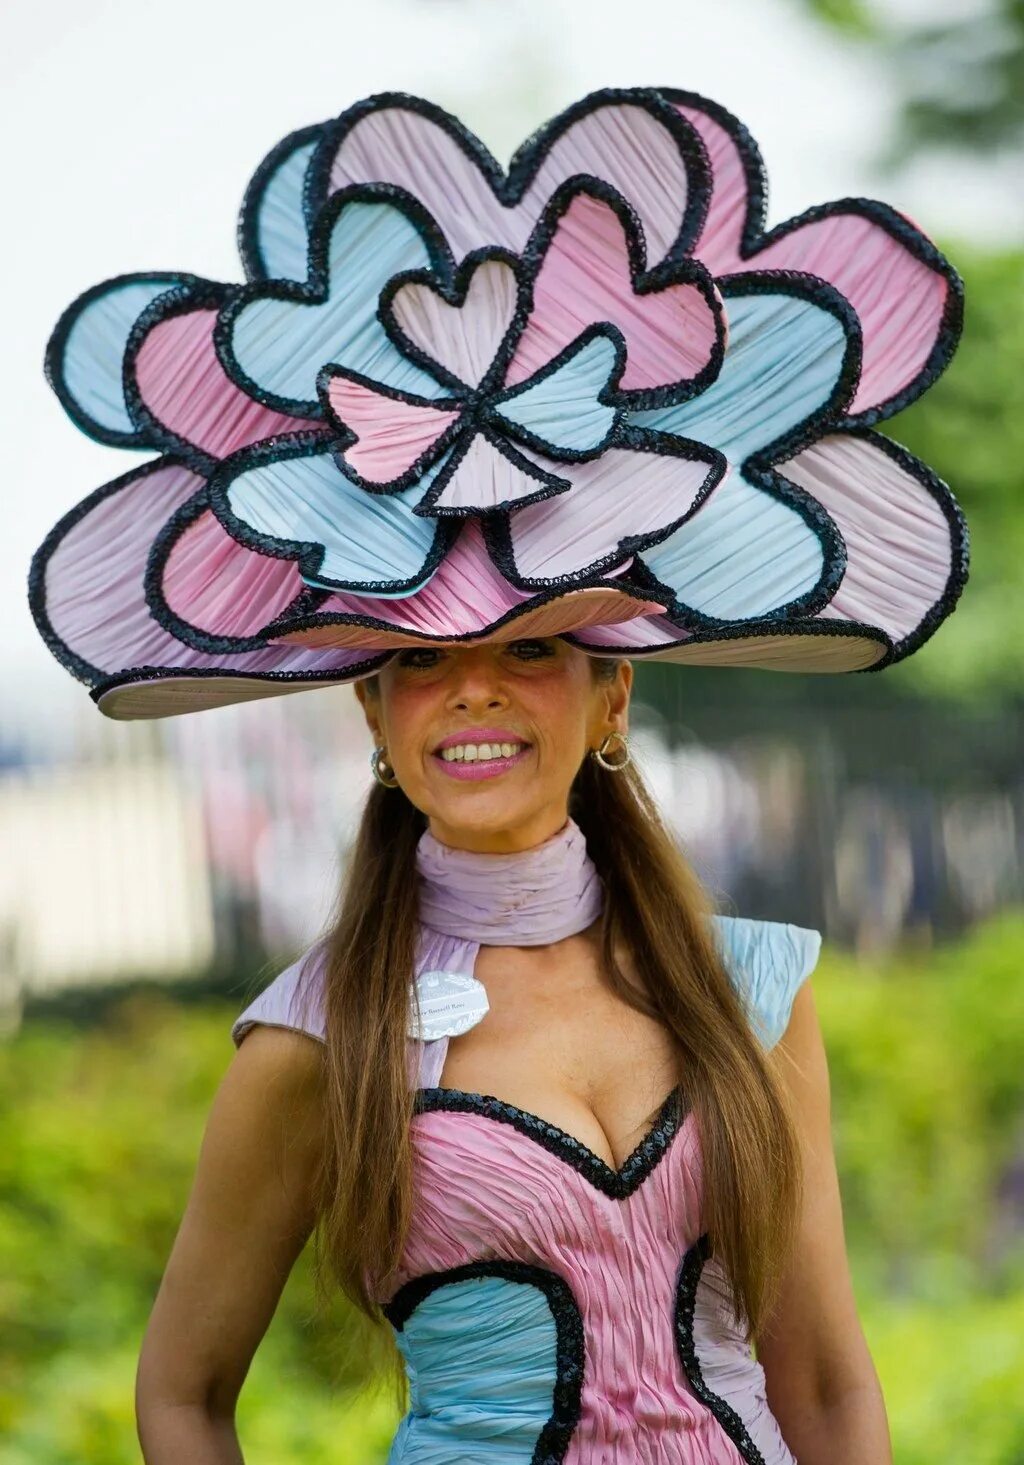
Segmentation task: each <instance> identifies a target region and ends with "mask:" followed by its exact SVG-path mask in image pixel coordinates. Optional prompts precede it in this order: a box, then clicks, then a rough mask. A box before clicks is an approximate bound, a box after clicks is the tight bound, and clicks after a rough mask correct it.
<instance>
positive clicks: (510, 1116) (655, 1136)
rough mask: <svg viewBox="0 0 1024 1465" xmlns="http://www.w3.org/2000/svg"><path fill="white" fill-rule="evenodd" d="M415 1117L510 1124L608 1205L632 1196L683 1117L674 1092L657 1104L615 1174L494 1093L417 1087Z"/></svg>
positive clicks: (551, 1126)
mask: <svg viewBox="0 0 1024 1465" xmlns="http://www.w3.org/2000/svg"><path fill="white" fill-rule="evenodd" d="M413 1108H414V1113H417V1114H423V1113H432V1112H435V1111H437V1110H442V1111H444V1112H447V1113H458V1114H480V1115H483V1116H484V1117H485V1118H487V1119H496V1120H498V1122H499V1123H501V1124H511V1125H512V1127H513V1129H518V1130H519V1132H520V1134H525V1135H527V1136H528V1137H529V1138H530V1139H532V1140H535V1141H536V1142H537V1144H539V1145H542V1146H543V1147H544V1149H546V1150H549V1151H550V1152H551V1154H553V1155H557V1156H558V1158H559V1159H561V1160H564V1161H565V1163H566V1164H567V1165H571V1166H572V1168H573V1169H574V1170H578V1171H579V1173H580V1174H581V1175H582V1176H583V1177H584V1179H586V1180H588V1181H589V1182H590V1184H591V1185H593V1186H594V1187H595V1189H597V1190H600V1191H602V1192H603V1193H604V1194H605V1195H608V1196H611V1197H612V1199H613V1200H625V1199H626V1197H627V1196H630V1195H632V1194H633V1192H634V1191H635V1190H636V1189H638V1187H639V1186H640V1185H642V1184H643V1182H644V1181H645V1180H646V1179H647V1176H648V1175H650V1174H651V1172H652V1171H653V1170H654V1168H655V1167H656V1166H657V1164H658V1162H659V1161H660V1160H662V1159H663V1158H664V1156H665V1154H666V1152H667V1151H668V1148H669V1146H670V1145H671V1143H672V1140H673V1138H674V1137H675V1135H676V1134H677V1133H678V1131H679V1129H680V1126H681V1124H682V1121H683V1119H684V1118H685V1114H686V1112H688V1110H684V1108H683V1101H682V1097H681V1090H680V1089H679V1088H678V1087H676V1088H674V1089H672V1090H671V1092H670V1093H669V1094H668V1095H667V1096H666V1097H665V1099H664V1100H663V1101H662V1103H661V1105H660V1107H659V1109H658V1115H657V1118H656V1119H655V1122H654V1125H653V1127H652V1128H651V1129H650V1130H648V1132H647V1134H646V1135H645V1136H644V1138H643V1139H642V1140H641V1141H640V1143H639V1144H638V1145H637V1146H636V1148H635V1149H634V1150H633V1151H632V1152H631V1153H630V1154H629V1155H628V1156H627V1157H626V1159H625V1161H624V1162H623V1164H622V1166H621V1168H620V1169H618V1170H615V1169H613V1168H612V1166H611V1165H609V1164H608V1162H607V1160H603V1159H602V1158H601V1156H600V1155H596V1154H595V1153H594V1151H593V1150H592V1149H590V1147H589V1146H588V1145H585V1144H584V1143H583V1142H582V1140H578V1139H576V1138H575V1137H574V1136H573V1135H571V1134H568V1133H567V1132H566V1131H565V1130H564V1129H560V1128H559V1126H558V1125H557V1124H552V1123H550V1122H549V1121H548V1120H547V1119H541V1118H540V1116H539V1115H537V1114H531V1113H530V1112H529V1111H528V1110H526V1109H520V1108H519V1107H518V1105H516V1104H509V1103H506V1101H505V1100H504V1099H498V1098H495V1096H494V1095H493V1094H481V1093H474V1092H471V1091H469V1090H467V1089H451V1088H439V1087H434V1088H420V1089H417V1090H416V1094H415V1098H414V1105H413Z"/></svg>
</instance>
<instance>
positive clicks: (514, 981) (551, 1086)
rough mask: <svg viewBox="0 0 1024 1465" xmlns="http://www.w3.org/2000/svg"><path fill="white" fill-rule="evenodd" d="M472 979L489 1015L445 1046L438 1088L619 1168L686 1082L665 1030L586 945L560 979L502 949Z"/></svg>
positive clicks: (566, 962)
mask: <svg viewBox="0 0 1024 1465" xmlns="http://www.w3.org/2000/svg"><path fill="white" fill-rule="evenodd" d="M474 975H475V976H476V978H477V979H478V980H479V981H481V982H482V983H483V984H484V986H485V989H486V992H487V999H488V1011H487V1012H486V1014H485V1016H484V1017H483V1018H482V1019H481V1020H480V1021H479V1022H477V1023H476V1024H475V1025H474V1026H473V1027H472V1028H470V1030H469V1031H468V1032H464V1033H461V1034H459V1035H458V1036H454V1037H451V1038H449V1039H448V1040H447V1044H446V1046H445V1049H444V1053H443V1059H442V1062H441V1064H440V1066H437V1064H435V1068H434V1075H435V1076H434V1078H433V1079H432V1082H433V1083H435V1084H436V1085H437V1086H438V1087H441V1088H444V1089H447V1090H459V1091H463V1092H466V1091H468V1092H472V1093H478V1094H480V1093H482V1094H485V1095H488V1096H493V1097H497V1098H500V1099H501V1100H504V1101H505V1102H506V1103H507V1104H508V1105H511V1106H513V1107H517V1108H518V1109H519V1111H520V1112H523V1111H526V1112H528V1113H530V1114H532V1115H535V1116H541V1117H542V1118H543V1119H545V1120H547V1121H548V1122H549V1124H551V1125H552V1126H555V1127H557V1128H559V1129H561V1130H564V1131H566V1132H567V1133H568V1134H569V1135H571V1136H575V1137H576V1139H578V1140H579V1141H580V1142H581V1144H582V1145H584V1146H585V1147H587V1148H588V1149H589V1150H590V1151H592V1152H593V1153H594V1154H595V1155H597V1156H598V1157H600V1158H601V1159H602V1160H603V1161H604V1162H605V1164H606V1165H607V1166H608V1167H609V1168H611V1169H613V1170H614V1169H617V1168H619V1167H621V1166H622V1164H623V1162H624V1161H625V1159H626V1158H627V1156H629V1155H630V1153H631V1152H632V1151H633V1150H634V1149H635V1147H636V1146H637V1144H638V1143H639V1142H640V1140H641V1139H642V1138H643V1137H644V1135H645V1134H646V1132H647V1131H648V1130H649V1129H650V1127H651V1126H652V1124H653V1123H654V1119H655V1115H656V1112H657V1110H658V1107H659V1105H661V1104H662V1102H663V1101H664V1099H665V1096H666V1094H667V1093H668V1092H669V1091H670V1090H671V1089H673V1088H674V1087H675V1086H676V1085H677V1084H678V1083H679V1081H680V1078H681V1073H680V1066H679V1057H678V1052H677V1047H676V1044H675V1042H674V1040H673V1039H672V1036H671V1034H670V1033H669V1032H668V1030H667V1029H666V1028H665V1027H664V1026H663V1025H662V1024H661V1023H660V1022H659V1021H658V1020H657V1019H656V1018H654V1017H651V1016H649V1015H648V1014H646V1013H644V1012H641V1011H638V1010H637V1008H636V1007H634V1006H632V1005H631V1004H630V1003H629V1002H628V1001H626V1000H624V999H623V997H622V996H620V995H619V994H618V993H617V992H615V991H614V990H612V989H611V987H610V986H609V984H608V982H607V981H606V980H605V979H604V978H603V977H602V975H601V971H600V968H599V966H598V964H597V962H596V960H595V959H594V953H593V951H592V948H591V947H590V946H589V945H588V944H585V943H581V949H580V950H578V951H576V952H574V953H571V954H569V955H568V956H565V955H564V954H563V959H562V961H561V963H560V965H559V969H558V971H557V980H555V979H554V975H555V974H553V973H552V972H551V970H550V969H548V970H545V968H544V967H543V966H542V965H538V962H537V958H536V956H535V955H533V954H532V953H525V954H524V953H523V952H522V951H521V950H520V951H505V950H502V949H496V948H486V949H483V950H481V952H480V954H479V956H478V958H477V961H476V964H475V968H474Z"/></svg>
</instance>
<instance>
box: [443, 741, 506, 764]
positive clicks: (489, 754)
mask: <svg viewBox="0 0 1024 1465" xmlns="http://www.w3.org/2000/svg"><path fill="white" fill-rule="evenodd" d="M525 747H526V744H525V743H456V744H455V745H454V747H451V748H442V749H441V757H442V758H443V759H444V761H445V762H446V763H482V762H486V761H487V760H488V759H490V758H511V757H512V755H513V754H514V753H519V752H521V751H522V750H523V748H525Z"/></svg>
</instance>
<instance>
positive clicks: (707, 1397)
mask: <svg viewBox="0 0 1024 1465" xmlns="http://www.w3.org/2000/svg"><path fill="white" fill-rule="evenodd" d="M710 1254H711V1238H710V1237H709V1236H708V1235H707V1233H705V1234H704V1235H703V1236H701V1237H699V1238H698V1239H697V1240H696V1241H695V1242H694V1244H693V1245H692V1246H691V1247H690V1249H689V1251H687V1253H686V1255H685V1256H684V1257H683V1260H682V1264H681V1266H680V1268H679V1277H678V1280H677V1283H676V1302H675V1313H674V1324H675V1336H676V1347H677V1349H678V1350H679V1358H680V1361H681V1363H682V1365H683V1368H684V1369H685V1371H686V1376H687V1378H688V1379H689V1381H690V1387H691V1388H692V1389H693V1392H694V1393H695V1394H696V1396H697V1398H698V1399H699V1400H700V1401H701V1403H702V1404H706V1405H707V1407H708V1408H709V1409H710V1410H711V1412H712V1414H713V1415H714V1416H715V1418H716V1419H717V1420H718V1422H719V1424H720V1425H721V1426H722V1428H723V1429H724V1430H725V1433H726V1434H727V1435H728V1436H729V1438H730V1439H731V1440H732V1442H733V1444H734V1445H735V1446H736V1448H737V1450H739V1452H740V1454H741V1455H742V1456H743V1459H744V1460H745V1461H747V1465H765V1458H764V1456H763V1455H762V1454H761V1451H760V1450H759V1449H758V1448H757V1446H756V1445H755V1443H754V1441H753V1440H752V1439H751V1437H750V1432H749V1430H748V1429H747V1427H746V1425H745V1424H744V1423H743V1420H742V1419H741V1418H740V1416H739V1415H738V1414H737V1413H736V1410H735V1409H733V1407H732V1405H731V1404H728V1403H726V1401H725V1400H724V1399H723V1398H722V1397H721V1395H720V1394H713V1393H712V1392H711V1390H710V1389H709V1388H708V1386H707V1384H706V1383H705V1382H704V1374H703V1372H702V1370H701V1366H700V1360H699V1358H698V1357H697V1349H696V1346H695V1344H694V1341H693V1316H694V1309H695V1307H696V1303H697V1284H698V1282H699V1281H700V1276H701V1272H702V1271H703V1270H704V1263H705V1261H706V1260H707V1258H708V1257H709V1255H710Z"/></svg>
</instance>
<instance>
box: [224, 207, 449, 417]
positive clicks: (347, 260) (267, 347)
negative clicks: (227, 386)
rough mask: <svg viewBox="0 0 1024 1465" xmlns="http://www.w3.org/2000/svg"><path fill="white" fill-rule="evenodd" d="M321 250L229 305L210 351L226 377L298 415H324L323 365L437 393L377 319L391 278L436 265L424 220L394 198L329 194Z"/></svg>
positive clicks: (318, 242) (320, 228)
mask: <svg viewBox="0 0 1024 1465" xmlns="http://www.w3.org/2000/svg"><path fill="white" fill-rule="evenodd" d="M363 192H364V194H365V192H366V191H365V190H364V191H363ZM321 249H322V254H323V257H322V259H313V260H312V262H311V266H310V279H309V280H308V281H307V282H306V283H305V284H292V283H289V282H286V281H271V282H269V283H267V284H265V285H259V286H253V287H251V288H250V289H247V290H246V291H243V292H242V293H241V294H240V295H239V296H238V297H237V298H236V299H235V300H234V301H233V302H232V303H231V304H230V305H228V306H227V307H226V309H225V311H224V314H223V315H222V317H221V319H220V321H219V322H218V332H217V349H218V353H219V354H220V357H221V360H222V362H223V364H224V367H225V370H226V371H227V372H228V375H229V376H231V377H232V379H233V380H234V381H235V382H237V383H238V385H239V386H241V387H242V388H243V389H244V390H246V391H248V392H249V393H250V394H251V395H252V396H254V397H255V398H256V399H257V400H258V401H261V402H263V403H264V405H265V406H268V407H273V408H275V409H276V410H278V411H280V412H289V413H291V414H293V415H294V416H297V417H320V416H322V409H321V406H320V403H319V401H318V398H317V391H316V379H317V373H318V372H319V370H320V368H321V367H322V366H324V365H325V364H327V363H332V364H335V365H338V366H347V367H349V368H351V369H352V370H353V371H358V372H361V373H362V374H363V375H365V376H368V377H372V378H373V380H374V381H377V382H380V383H382V384H383V385H385V386H389V387H393V388H397V389H400V390H403V391H409V392H418V393H420V394H421V395H423V396H436V395H437V394H438V390H439V389H438V384H437V382H436V380H435V379H434V378H433V377H432V376H431V375H430V374H429V373H428V372H426V371H424V370H423V368H422V367H420V366H417V365H415V364H414V363H413V362H412V361H410V360H408V358H407V357H405V356H403V355H402V354H401V352H400V351H399V350H398V348H397V346H395V344H394V342H392V341H391V340H390V338H389V337H388V336H387V334H386V333H385V331H384V328H383V326H382V325H381V323H380V320H379V319H378V317H377V305H378V300H379V297H380V292H381V290H382V289H383V288H384V286H385V285H386V284H387V282H388V280H389V279H390V278H391V277H392V275H396V274H398V273H399V272H401V271H404V270H411V269H425V268H428V267H432V266H433V265H435V263H436V254H437V251H436V249H432V248H431V244H430V243H429V242H428V239H427V237H426V233H425V229H424V227H423V226H422V222H421V221H420V220H418V219H415V218H414V217H413V216H412V214H411V213H410V212H407V211H406V210H405V209H404V208H401V207H398V206H397V204H396V203H395V202H394V201H393V200H391V199H386V198H381V197H377V198H374V197H365V196H356V197H351V196H345V195H341V194H339V195H335V197H334V199H332V200H331V203H330V204H328V205H327V206H326V207H325V210H324V216H323V217H322V219H321V221H320V222H319V223H318V225H317V229H316V231H315V233H314V240H313V243H312V244H311V256H312V255H314V254H317V253H319V252H320V250H321Z"/></svg>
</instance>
